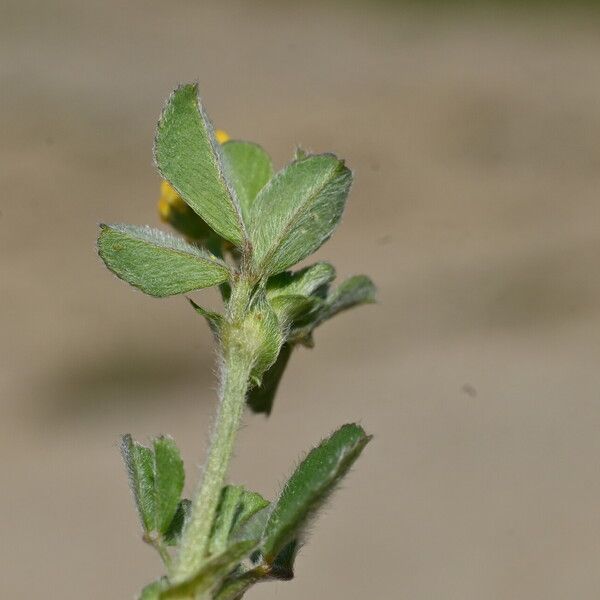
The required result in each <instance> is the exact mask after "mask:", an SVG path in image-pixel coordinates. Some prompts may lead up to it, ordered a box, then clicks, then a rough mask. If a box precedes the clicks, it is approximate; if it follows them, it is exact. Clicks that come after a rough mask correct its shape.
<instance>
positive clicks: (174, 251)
mask: <svg viewBox="0 0 600 600" xmlns="http://www.w3.org/2000/svg"><path fill="white" fill-rule="evenodd" d="M100 227H101V231H100V236H99V237H98V253H99V255H100V258H102V260H103V261H104V262H105V264H106V266H107V267H108V268H109V269H110V270H111V271H112V272H113V273H114V274H115V275H116V276H117V277H119V278H120V279H123V280H124V281H126V282H127V283H129V284H131V285H132V286H134V287H136V288H138V289H140V290H141V291H142V292H145V293H146V294H149V295H150V296H155V297H158V298H162V297H164V296H172V295H174V294H182V293H185V292H189V291H192V290H197V289H200V288H205V287H211V286H213V285H218V284H219V283H223V282H224V281H226V280H227V279H228V277H229V268H228V267H227V265H226V264H225V263H224V262H222V261H221V260H219V259H218V258H215V257H214V256H212V255H211V254H209V253H208V252H206V251H205V250H202V249H200V248H198V247H196V246H193V245H191V244H188V243H187V242H186V241H184V240H183V239H181V238H179V237H177V236H174V235H171V234H168V233H164V232H162V231H160V230H158V229H152V228H150V227H135V226H133V225H101V226H100Z"/></svg>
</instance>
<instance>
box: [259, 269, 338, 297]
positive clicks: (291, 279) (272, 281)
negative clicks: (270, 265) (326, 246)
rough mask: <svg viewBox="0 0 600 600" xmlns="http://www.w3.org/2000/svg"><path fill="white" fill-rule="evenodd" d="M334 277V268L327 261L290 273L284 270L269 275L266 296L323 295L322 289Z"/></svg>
mask: <svg viewBox="0 0 600 600" xmlns="http://www.w3.org/2000/svg"><path fill="white" fill-rule="evenodd" d="M334 279H335V269H334V268H333V266H331V265H330V264H329V263H326V262H318V263H315V264H314V265H311V266H310V267H306V268H304V269H301V270H300V271H296V272H295V273H292V272H291V271H284V272H283V273H279V275H275V276H274V277H270V278H269V280H268V282H267V298H269V299H271V298H276V297H277V296H294V295H299V296H310V295H311V294H315V295H317V296H319V297H321V296H322V295H324V294H323V293H322V290H325V289H326V288H327V286H328V285H329V284H330V283H331V282H332V281H333V280H334Z"/></svg>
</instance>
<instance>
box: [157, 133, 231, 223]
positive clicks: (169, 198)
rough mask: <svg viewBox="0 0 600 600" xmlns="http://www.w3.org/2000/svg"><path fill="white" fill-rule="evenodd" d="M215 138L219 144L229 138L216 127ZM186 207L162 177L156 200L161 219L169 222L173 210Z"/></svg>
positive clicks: (179, 210)
mask: <svg viewBox="0 0 600 600" xmlns="http://www.w3.org/2000/svg"><path fill="white" fill-rule="evenodd" d="M215 139H216V140H217V142H219V144H224V143H225V142H228V141H229V140H230V139H231V138H230V137H229V134H228V133H227V132H226V131H223V130H222V129H217V130H216V131H215ZM186 207H187V205H186V204H185V202H184V201H183V199H182V198H181V196H180V195H179V194H178V193H177V192H176V190H175V189H174V188H173V187H172V186H171V184H170V183H169V182H168V181H166V180H164V179H163V180H162V181H161V183H160V198H159V200H158V214H159V215H160V218H161V220H162V221H164V222H165V223H169V222H170V221H171V216H172V211H173V210H176V211H178V212H180V213H183V212H185V210H186Z"/></svg>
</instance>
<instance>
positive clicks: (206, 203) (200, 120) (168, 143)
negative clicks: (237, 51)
mask: <svg viewBox="0 0 600 600" xmlns="http://www.w3.org/2000/svg"><path fill="white" fill-rule="evenodd" d="M154 157H155V160H156V164H157V166H158V169H159V171H160V173H161V175H162V176H163V178H164V179H166V180H167V181H168V182H169V183H170V184H171V185H172V186H173V188H175V190H177V192H178V193H179V195H180V196H181V197H182V198H183V199H184V200H185V201H186V202H187V203H188V204H189V205H190V206H191V207H192V208H193V209H194V211H195V212H196V213H198V215H200V217H202V219H203V220H204V221H206V223H208V225H209V226H210V227H212V229H214V230H215V231H216V232H217V233H218V234H219V235H221V236H222V237H224V238H225V239H227V240H229V241H230V242H233V243H234V244H235V245H236V246H238V247H242V246H243V245H244V241H245V239H246V234H245V228H244V223H243V220H242V215H241V210H240V206H239V203H238V200H237V197H236V193H235V190H234V189H233V186H232V185H230V183H229V182H228V181H227V179H226V175H225V172H224V169H223V158H222V155H221V148H220V146H219V144H218V143H217V141H216V140H215V136H214V131H213V126H212V123H211V122H210V119H209V118H208V116H207V115H206V113H205V111H204V107H203V105H202V101H201V100H200V97H199V95H198V86H197V85H196V84H187V85H182V86H180V87H179V88H177V89H176V90H175V91H174V92H173V93H172V94H171V96H170V98H169V100H168V101H167V105H166V106H165V108H164V110H163V113H162V115H161V117H160V121H159V122H158V128H157V131H156V139H155V144H154Z"/></svg>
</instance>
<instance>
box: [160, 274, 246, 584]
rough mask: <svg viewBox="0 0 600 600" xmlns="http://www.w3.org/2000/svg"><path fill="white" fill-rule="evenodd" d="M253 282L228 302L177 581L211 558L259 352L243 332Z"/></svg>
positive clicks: (235, 290) (240, 284) (176, 570)
mask: <svg viewBox="0 0 600 600" xmlns="http://www.w3.org/2000/svg"><path fill="white" fill-rule="evenodd" d="M250 292H251V286H250V285H249V284H248V283H247V282H245V281H240V282H238V283H237V284H236V285H235V286H234V287H233V289H232V295H231V299H230V302H229V311H228V312H229V319H228V325H227V331H226V332H224V334H223V339H222V346H223V348H222V351H223V361H222V365H221V370H220V393H219V408H218V412H217V417H216V422H215V427H214V432H213V436H212V441H211V446H210V450H209V453H208V460H207V462H206V466H205V470H204V476H203V478H202V481H201V484H200V485H199V486H198V489H197V491H196V494H195V497H194V500H193V503H192V512H191V515H190V519H189V522H188V524H187V526H186V528H185V530H184V532H183V537H182V539H181V545H180V550H179V556H178V559H177V562H176V564H175V567H174V571H173V577H172V580H173V581H174V582H179V581H183V580H185V579H187V578H188V577H191V576H192V575H194V574H195V573H196V572H197V570H198V569H199V568H200V567H201V566H202V563H203V561H204V559H205V558H206V552H207V549H208V543H209V541H210V534H211V529H212V524H213V520H214V517H215V513H216V510H217V506H218V503H219V498H220V495H221V488H222V487H223V484H224V482H225V477H226V475H227V469H228V466H229V462H230V460H231V456H232V453H233V446H234V442H235V435H236V433H237V430H238V428H239V426H240V422H241V419H242V415H243V412H244V407H245V400H246V393H247V391H248V385H249V379H250V372H251V370H252V366H253V362H254V355H253V352H252V351H250V350H249V349H248V348H247V347H246V345H245V343H244V342H245V340H244V336H243V335H239V331H240V329H239V324H240V322H241V320H242V319H243V317H244V314H245V311H246V308H247V306H248V301H249V297H250Z"/></svg>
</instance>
